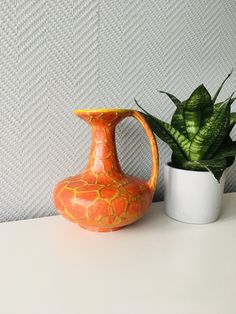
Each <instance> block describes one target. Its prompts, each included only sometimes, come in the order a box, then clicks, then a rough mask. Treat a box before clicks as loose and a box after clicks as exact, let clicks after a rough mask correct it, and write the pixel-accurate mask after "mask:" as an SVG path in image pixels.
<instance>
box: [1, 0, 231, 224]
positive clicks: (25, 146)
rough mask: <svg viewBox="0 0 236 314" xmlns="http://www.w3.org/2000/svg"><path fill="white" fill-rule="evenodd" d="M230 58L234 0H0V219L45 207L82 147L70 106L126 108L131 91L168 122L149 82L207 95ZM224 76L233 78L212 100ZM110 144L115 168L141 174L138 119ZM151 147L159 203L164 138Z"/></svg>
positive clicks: (144, 164)
mask: <svg viewBox="0 0 236 314" xmlns="http://www.w3.org/2000/svg"><path fill="white" fill-rule="evenodd" d="M235 56H236V1H235V0H226V1H223V0H208V1H205V0H204V1H203V0H168V1H167V0H133V1H131V0H100V1H99V0H28V1H26V0H0V127H1V134H0V158H1V160H0V182H1V183H0V221H5V220H15V219H22V218H29V217H38V216H43V215H49V214H54V213H55V210H54V208H53V204H52V199H51V192H52V189H53V186H54V185H55V183H56V182H57V181H59V180H60V179H62V178H64V177H66V176H69V175H72V174H74V173H76V172H79V171H80V170H82V169H83V167H84V165H85V163H86V159H87V155H88V151H89V143H90V135H89V134H90V133H89V129H88V128H87V126H86V125H85V124H84V123H83V122H82V121H80V120H78V118H76V117H74V116H73V114H72V110H73V109H75V108H86V107H93V106H96V107H101V106H102V107H104V106H105V107H129V108H132V107H135V106H134V102H133V98H134V97H136V98H137V99H139V100H140V101H141V102H142V104H143V105H144V107H145V108H147V109H148V110H150V111H151V112H152V113H154V114H156V115H158V116H159V117H161V118H163V119H167V120H168V119H169V118H170V115H171V113H172V111H173V106H172V105H171V103H170V101H168V99H166V98H165V96H164V95H160V94H158V93H157V92H156V89H157V88H159V89H164V90H168V91H170V92H172V93H175V94H176V95H177V96H178V97H180V98H183V99H184V98H187V97H188V96H189V94H190V92H191V91H192V89H193V88H194V87H196V86H197V85H198V84H200V83H202V82H204V83H205V84H206V86H207V87H208V88H209V90H210V91H211V92H214V91H215V90H216V88H217V87H218V85H219V83H220V82H221V80H222V79H223V78H224V77H225V75H226V74H227V73H228V72H229V70H230V69H231V68H232V66H235ZM235 83H236V74H235V73H234V75H233V78H232V79H231V80H230V81H229V82H228V83H227V85H226V86H225V89H224V91H223V92H222V98H223V97H227V96H229V95H230V93H231V92H232V91H233V90H234V89H235V86H236V84H235ZM234 108H236V107H235V106H234ZM235 135H236V130H234V138H235ZM117 142H118V150H119V156H120V159H121V163H122V166H123V168H124V170H125V171H126V172H129V173H131V174H134V175H137V176H141V177H147V176H148V174H149V172H150V154H149V147H148V142H147V140H146V139H145V137H144V133H143V132H142V130H141V129H140V127H139V126H138V125H137V123H136V122H133V121H132V122H131V121H130V120H127V121H124V122H122V123H121V125H120V127H119V129H118V132H117ZM160 154H161V166H160V170H161V171H160V173H161V176H160V181H159V182H160V183H159V187H158V191H157V197H158V198H161V197H162V193H163V175H162V166H163V163H164V162H166V161H167V160H168V158H169V156H170V151H169V149H168V148H167V146H166V145H163V144H160ZM235 169H236V166H234V167H232V168H231V169H230V171H228V181H227V185H226V189H227V191H233V190H234V191H235V190H236V176H235Z"/></svg>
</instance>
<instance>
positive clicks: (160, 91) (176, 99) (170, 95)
mask: <svg viewBox="0 0 236 314" xmlns="http://www.w3.org/2000/svg"><path fill="white" fill-rule="evenodd" d="M157 91H158V92H159V93H161V94H165V95H167V96H168V97H169V98H170V100H171V101H172V102H173V103H174V104H175V105H176V106H178V105H179V104H180V103H181V101H180V100H179V99H178V98H176V97H175V96H174V95H172V94H170V93H167V92H164V91H163V90H157Z"/></svg>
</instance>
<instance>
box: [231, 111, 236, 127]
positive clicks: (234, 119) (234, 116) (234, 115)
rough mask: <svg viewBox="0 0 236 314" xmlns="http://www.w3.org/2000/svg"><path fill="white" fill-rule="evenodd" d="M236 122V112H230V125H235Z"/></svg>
mask: <svg viewBox="0 0 236 314" xmlns="http://www.w3.org/2000/svg"><path fill="white" fill-rule="evenodd" d="M235 123H236V112H232V113H231V114H230V126H233V125H235Z"/></svg>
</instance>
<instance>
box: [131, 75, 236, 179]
mask: <svg viewBox="0 0 236 314" xmlns="http://www.w3.org/2000/svg"><path fill="white" fill-rule="evenodd" d="M231 73H232V71H231ZM231 73H230V74H229V75H228V76H227V77H226V78H225V79H224V81H223V82H222V84H221V85H220V87H219V88H218V90H217V91H216V93H215V95H214V96H213V97H211V95H210V94H209V92H208V90H207V89H206V87H205V86H204V85H203V84H202V85H200V86H198V87H197V88H196V89H195V90H194V91H193V92H192V94H191V95H190V97H189V98H188V99H187V100H184V101H180V100H179V99H178V98H176V97H175V96H174V95H172V94H170V93H167V92H164V91H159V92H161V93H164V94H166V95H167V96H168V97H169V98H170V99H171V101H172V102H173V103H174V105H175V106H176V109H175V112H174V114H173V116H172V120H171V123H167V122H164V121H162V120H160V119H159V118H157V117H155V116H153V115H152V114H150V113H149V112H147V111H146V110H145V109H143V108H142V107H141V106H140V105H139V104H138V102H137V100H135V102H136V104H137V106H138V107H139V108H141V109H142V111H143V112H144V113H143V115H144V116H145V118H146V120H147V122H148V124H149V125H150V127H151V129H152V130H153V132H154V133H155V134H156V135H157V136H158V137H159V138H160V139H161V140H163V141H164V142H165V143H167V144H168V145H169V146H170V148H171V149H172V151H173V153H172V157H171V165H172V166H173V167H176V168H181V169H187V170H196V171H211V172H212V174H213V175H214V176H215V178H216V179H217V180H218V181H220V178H221V176H222V174H223V172H224V170H225V169H226V168H227V167H229V166H230V165H232V164H233V162H234V160H235V156H236V141H233V140H232V139H231V137H230V132H231V131H232V129H233V127H234V125H235V123H236V112H233V113H231V105H232V103H233V102H234V100H235V99H236V98H234V97H233V95H231V96H230V97H229V98H228V99H226V100H225V101H223V102H219V103H216V99H217V97H218V95H219V93H220V91H221V89H222V87H223V85H224V83H225V82H226V80H227V79H228V78H229V77H230V75H231Z"/></svg>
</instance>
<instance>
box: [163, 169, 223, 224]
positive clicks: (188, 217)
mask: <svg viewBox="0 0 236 314" xmlns="http://www.w3.org/2000/svg"><path fill="white" fill-rule="evenodd" d="M164 173H165V197H164V199H165V202H164V203H165V212H166V214H167V215H168V216H169V217H171V218H174V219H175V220H178V221H181V222H186V223H192V224H207V223H211V222H214V221H216V220H217V219H218V217H219V216H220V213H221V205H222V197H223V192H224V184H225V173H223V175H222V177H221V179H220V182H218V181H217V180H216V178H214V176H213V174H212V173H211V172H209V171H196V170H195V171H193V170H184V169H178V168H174V167H172V166H171V165H170V164H166V165H165V171H164Z"/></svg>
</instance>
